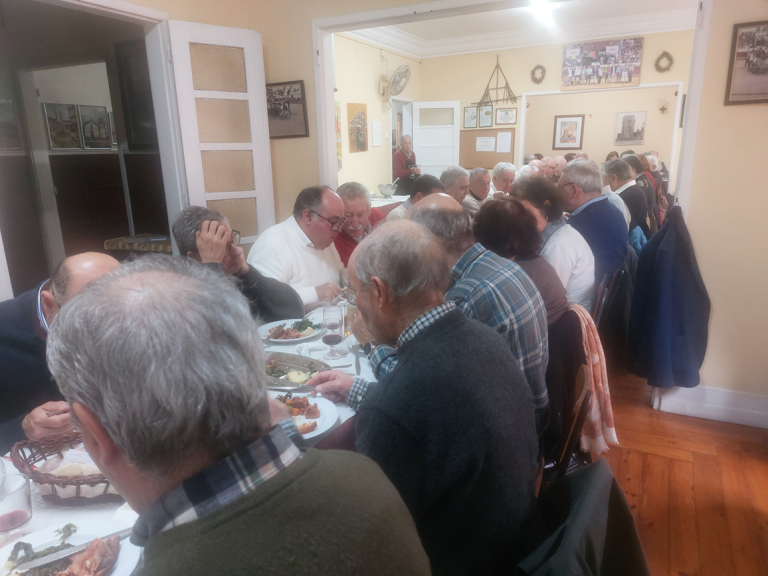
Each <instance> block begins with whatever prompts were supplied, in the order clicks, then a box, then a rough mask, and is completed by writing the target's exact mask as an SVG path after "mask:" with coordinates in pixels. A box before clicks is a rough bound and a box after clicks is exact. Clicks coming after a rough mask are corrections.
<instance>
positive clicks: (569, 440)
mask: <svg viewBox="0 0 768 576" xmlns="http://www.w3.org/2000/svg"><path fill="white" fill-rule="evenodd" d="M574 396H575V397H576V401H575V402H574V404H573V411H572V412H571V427H570V429H569V430H568V434H567V435H566V436H565V437H564V438H563V439H562V440H561V445H560V446H559V450H558V451H557V454H558V460H557V464H556V465H555V478H556V479H559V478H562V477H563V476H565V473H566V471H567V470H568V464H569V463H570V461H571V456H572V455H573V453H574V452H575V451H576V448H577V446H578V444H579V439H580V437H581V429H582V428H583V427H584V421H585V420H586V419H587V414H588V413H589V406H590V403H591V401H592V391H591V390H590V389H589V387H588V386H587V376H586V370H585V369H584V366H583V365H582V366H580V367H579V371H578V373H577V375H576V390H574Z"/></svg>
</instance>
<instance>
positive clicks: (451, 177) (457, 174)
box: [440, 166, 469, 188]
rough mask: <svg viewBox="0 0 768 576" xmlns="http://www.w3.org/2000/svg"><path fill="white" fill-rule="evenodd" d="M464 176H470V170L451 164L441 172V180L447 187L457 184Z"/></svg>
mask: <svg viewBox="0 0 768 576" xmlns="http://www.w3.org/2000/svg"><path fill="white" fill-rule="evenodd" d="M462 176H466V177H467V178H469V172H467V171H466V170H464V168H462V167H461V166H449V167H448V168H446V169H445V170H443V173H442V174H440V182H442V183H443V185H444V186H445V187H446V188H449V187H450V186H453V185H454V184H456V183H457V182H458V181H459V178H461V177H462Z"/></svg>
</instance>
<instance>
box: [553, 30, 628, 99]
mask: <svg viewBox="0 0 768 576" xmlns="http://www.w3.org/2000/svg"><path fill="white" fill-rule="evenodd" d="M642 59H643V38H642V37H639V38H622V39H620V40H598V41H595V42H582V43H579V44H566V45H565V46H563V70H562V76H561V78H560V89H561V90H597V89H600V88H617V87H630V86H638V85H639V84H640V63H641V62H642Z"/></svg>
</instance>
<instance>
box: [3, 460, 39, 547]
mask: <svg viewBox="0 0 768 576" xmlns="http://www.w3.org/2000/svg"><path fill="white" fill-rule="evenodd" d="M31 518H32V498H31V496H30V493H29V478H28V477H26V476H24V475H23V474H19V473H16V472H7V473H5V474H3V475H2V476H0V534H8V533H10V532H13V531H14V530H18V529H19V528H21V527H22V526H24V524H26V523H27V522H29V520H30V519H31Z"/></svg>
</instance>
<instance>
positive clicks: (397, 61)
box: [333, 34, 420, 193]
mask: <svg viewBox="0 0 768 576" xmlns="http://www.w3.org/2000/svg"><path fill="white" fill-rule="evenodd" d="M333 53H334V58H335V62H336V89H337V90H338V92H336V94H335V99H336V100H338V101H340V102H341V139H342V147H341V148H342V169H341V170H339V184H342V183H344V182H361V183H362V184H364V185H365V186H366V187H367V188H368V190H370V191H371V193H378V188H377V186H378V185H379V184H388V183H390V182H392V111H391V110H384V109H382V101H383V100H382V98H381V96H379V79H380V78H381V75H382V73H384V72H386V70H387V66H389V73H390V74H391V73H392V72H393V71H394V70H395V69H396V68H397V67H398V66H400V65H402V64H408V65H409V66H410V67H411V79H410V81H409V82H408V86H406V88H405V90H403V92H401V93H400V94H399V97H401V98H407V99H410V100H418V99H419V98H418V96H419V86H420V82H419V80H420V65H419V62H418V61H416V60H412V59H410V58H406V57H404V56H399V55H397V54H392V53H391V52H387V51H386V50H380V49H379V48H373V47H371V46H368V45H366V44H363V43H361V42H358V41H356V40H353V39H351V38H346V37H344V36H341V35H339V34H336V35H334V45H333ZM381 56H383V57H384V58H385V59H386V60H387V61H388V62H382V61H381ZM350 102H351V103H356V104H363V103H364V104H367V105H368V151H367V152H356V153H353V154H350V153H349V131H348V130H347V129H346V127H347V123H348V118H347V103H350ZM372 122H380V123H381V146H378V147H375V146H373V137H372V134H373V131H372V126H371V123H372Z"/></svg>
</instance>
